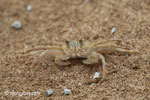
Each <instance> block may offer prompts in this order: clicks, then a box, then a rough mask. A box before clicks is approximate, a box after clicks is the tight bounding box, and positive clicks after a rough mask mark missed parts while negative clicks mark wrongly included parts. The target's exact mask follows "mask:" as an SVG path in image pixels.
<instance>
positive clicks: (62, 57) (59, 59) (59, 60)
mask: <svg viewBox="0 0 150 100" xmlns="http://www.w3.org/2000/svg"><path fill="white" fill-rule="evenodd" d="M68 59H69V57H68V56H65V55H59V56H56V58H55V63H56V64H57V65H61V66H65V65H70V64H71V63H70V62H69V61H64V60H68Z"/></svg>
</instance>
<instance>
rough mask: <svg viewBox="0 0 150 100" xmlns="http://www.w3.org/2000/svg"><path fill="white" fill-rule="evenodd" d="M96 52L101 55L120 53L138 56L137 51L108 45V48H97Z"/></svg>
mask: <svg viewBox="0 0 150 100" xmlns="http://www.w3.org/2000/svg"><path fill="white" fill-rule="evenodd" d="M96 50H97V51H98V52H100V53H112V52H120V53H129V54H137V53H138V51H136V50H129V49H128V48H123V47H120V46H115V45H107V46H104V45H102V46H97V47H96Z"/></svg>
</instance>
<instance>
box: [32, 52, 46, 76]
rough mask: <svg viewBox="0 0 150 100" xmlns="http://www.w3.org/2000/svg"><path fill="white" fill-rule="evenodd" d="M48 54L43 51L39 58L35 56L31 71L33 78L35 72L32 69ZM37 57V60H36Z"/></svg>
mask: <svg viewBox="0 0 150 100" xmlns="http://www.w3.org/2000/svg"><path fill="white" fill-rule="evenodd" d="M46 53H47V51H42V52H41V54H40V55H39V56H38V57H37V56H34V61H33V63H32V64H31V65H30V71H31V74H32V76H33V71H32V68H33V67H34V66H35V65H36V64H37V63H38V62H39V60H40V59H41V58H42V57H43V56H44V55H45V54H46ZM36 57H37V58H36Z"/></svg>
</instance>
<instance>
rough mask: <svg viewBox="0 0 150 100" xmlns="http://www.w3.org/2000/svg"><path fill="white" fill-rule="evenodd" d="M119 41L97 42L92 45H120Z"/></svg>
mask: <svg viewBox="0 0 150 100" xmlns="http://www.w3.org/2000/svg"><path fill="white" fill-rule="evenodd" d="M120 42H121V41H120V40H107V41H97V42H95V43H94V45H98V44H103V45H104V44H105V45H106V44H116V43H120Z"/></svg>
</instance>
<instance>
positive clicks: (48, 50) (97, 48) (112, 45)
mask: <svg viewBox="0 0 150 100" xmlns="http://www.w3.org/2000/svg"><path fill="white" fill-rule="evenodd" d="M120 42H121V41H120V40H106V41H99V40H98V41H94V42H90V41H84V40H72V41H65V42H64V43H61V42H56V43H55V45H48V46H42V47H41V46H40V47H35V48H32V49H29V50H26V51H25V52H24V55H23V56H22V57H28V56H31V55H36V54H39V57H38V58H37V59H36V57H35V61H34V62H33V63H32V66H34V65H35V64H36V63H37V62H38V61H39V58H41V57H42V56H44V55H45V54H50V55H51V54H52V55H53V56H55V63H56V64H57V65H60V66H62V65H70V64H71V63H70V62H69V61H68V60H69V59H74V58H85V60H83V61H82V62H83V63H84V64H95V63H99V61H100V60H101V61H102V69H103V76H105V74H106V73H107V69H106V61H105V57H104V56H103V54H108V53H111V52H121V53H128V54H134V53H138V51H137V50H129V49H128V48H124V47H122V46H119V45H118V43H120Z"/></svg>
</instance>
